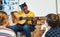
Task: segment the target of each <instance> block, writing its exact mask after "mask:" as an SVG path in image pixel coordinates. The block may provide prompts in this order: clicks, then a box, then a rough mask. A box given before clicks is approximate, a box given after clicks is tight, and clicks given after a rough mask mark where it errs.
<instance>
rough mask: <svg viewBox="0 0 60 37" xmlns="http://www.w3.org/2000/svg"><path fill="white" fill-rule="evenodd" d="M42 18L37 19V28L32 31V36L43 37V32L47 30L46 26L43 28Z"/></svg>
mask: <svg viewBox="0 0 60 37" xmlns="http://www.w3.org/2000/svg"><path fill="white" fill-rule="evenodd" d="M42 25H43V24H41V20H37V25H36V26H35V28H36V29H35V30H34V32H33V33H32V37H41V36H42V34H43V33H44V32H45V28H43V29H42Z"/></svg>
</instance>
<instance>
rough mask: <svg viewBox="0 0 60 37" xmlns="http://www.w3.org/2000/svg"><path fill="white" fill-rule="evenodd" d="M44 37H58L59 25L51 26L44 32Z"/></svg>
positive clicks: (59, 35)
mask: <svg viewBox="0 0 60 37" xmlns="http://www.w3.org/2000/svg"><path fill="white" fill-rule="evenodd" d="M45 37H60V27H51V28H50V30H48V31H47V32H46V34H45Z"/></svg>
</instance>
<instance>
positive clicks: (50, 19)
mask: <svg viewBox="0 0 60 37" xmlns="http://www.w3.org/2000/svg"><path fill="white" fill-rule="evenodd" d="M58 23H59V17H58V16H57V15H56V14H48V15H47V16H46V21H45V24H46V26H47V28H48V29H49V30H48V31H47V32H46V34H45V37H60V25H59V24H58Z"/></svg>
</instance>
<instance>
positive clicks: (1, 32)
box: [0, 11, 16, 37]
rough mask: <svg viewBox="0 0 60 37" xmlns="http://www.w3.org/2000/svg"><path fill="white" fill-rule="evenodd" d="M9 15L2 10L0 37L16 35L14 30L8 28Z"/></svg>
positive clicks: (14, 36)
mask: <svg viewBox="0 0 60 37" xmlns="http://www.w3.org/2000/svg"><path fill="white" fill-rule="evenodd" d="M7 25H8V15H7V13H6V12H4V11H0V37H16V35H15V33H14V31H12V30H11V29H9V28H7V27H6V26H7Z"/></svg>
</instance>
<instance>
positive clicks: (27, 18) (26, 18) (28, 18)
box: [20, 17, 39, 20]
mask: <svg viewBox="0 0 60 37" xmlns="http://www.w3.org/2000/svg"><path fill="white" fill-rule="evenodd" d="M34 18H37V19H39V17H20V20H33V19H34Z"/></svg>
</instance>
